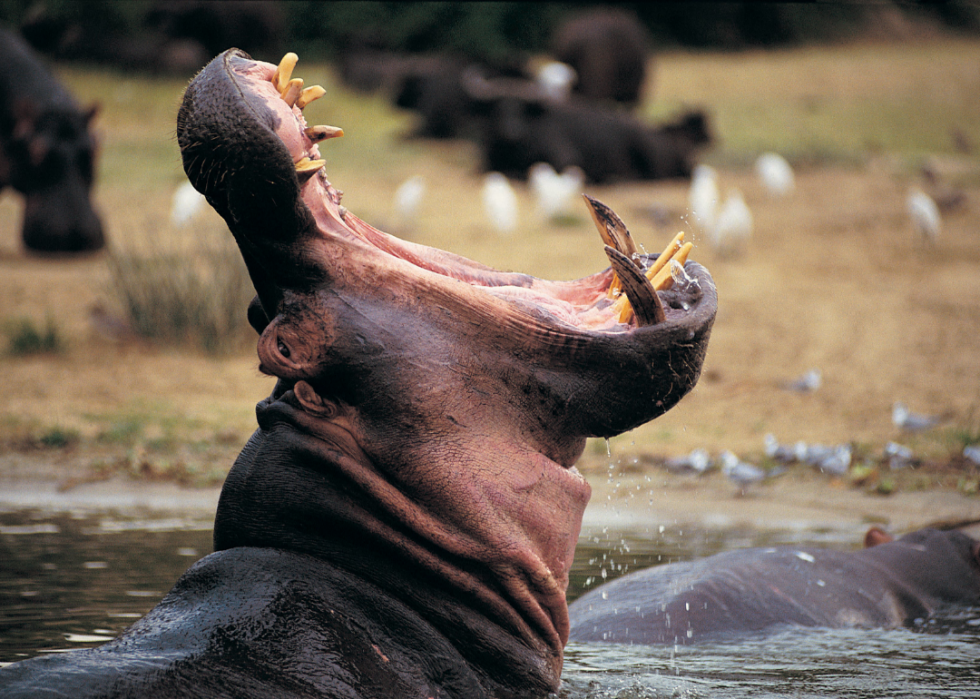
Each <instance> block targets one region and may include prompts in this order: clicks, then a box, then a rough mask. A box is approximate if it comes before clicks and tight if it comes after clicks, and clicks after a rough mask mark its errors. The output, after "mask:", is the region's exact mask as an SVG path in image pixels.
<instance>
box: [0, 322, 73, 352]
mask: <svg viewBox="0 0 980 699" xmlns="http://www.w3.org/2000/svg"><path fill="white" fill-rule="evenodd" d="M4 334H5V335H6V336H7V339H8V341H9V346H8V351H9V352H10V354H12V355H15V356H24V355H31V354H43V353H51V352H61V351H62V350H63V349H64V348H65V341H64V338H63V336H62V333H61V330H60V329H59V328H58V325H57V323H56V322H55V320H54V317H53V316H51V315H50V314H49V315H48V317H47V320H46V321H45V324H44V328H43V329H39V328H38V327H37V325H35V323H34V320H33V319H31V318H28V317H26V316H24V317H21V318H15V319H13V320H9V321H7V323H6V324H5V326H4Z"/></svg>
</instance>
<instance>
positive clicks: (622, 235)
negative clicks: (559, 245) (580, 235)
mask: <svg viewBox="0 0 980 699" xmlns="http://www.w3.org/2000/svg"><path fill="white" fill-rule="evenodd" d="M582 196H583V197H585V202H586V203H587V204H588V205H589V213H590V214H592V221H593V223H595V227H596V230H598V231H599V235H600V236H602V242H604V243H605V244H606V245H609V246H611V247H614V248H616V250H618V251H619V252H621V253H623V254H624V255H626V257H628V258H630V259H633V256H634V255H635V254H636V243H634V242H633V236H631V235H630V232H629V229H627V228H626V224H625V223H623V220H622V219H621V218H619V216H617V215H616V212H615V211H613V210H612V209H610V208H609V207H608V206H606V205H605V204H603V203H602V202H601V201H599V200H598V199H596V198H595V197H590V196H589V195H588V194H583V195H582Z"/></svg>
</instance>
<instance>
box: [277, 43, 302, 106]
mask: <svg viewBox="0 0 980 699" xmlns="http://www.w3.org/2000/svg"><path fill="white" fill-rule="evenodd" d="M298 61H299V56H297V55H296V54H295V53H293V52H292V51H290V52H289V53H287V54H286V55H285V56H283V57H282V60H281V61H279V66H278V67H277V68H276V72H275V73H274V74H273V76H272V84H273V85H274V86H275V88H276V90H278V91H279V94H280V95H281V94H282V93H283V91H284V90H285V89H286V85H287V84H288V83H289V79H290V78H291V77H293V68H295V67H296V63H297V62H298Z"/></svg>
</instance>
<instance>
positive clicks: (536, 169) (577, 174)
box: [528, 163, 585, 221]
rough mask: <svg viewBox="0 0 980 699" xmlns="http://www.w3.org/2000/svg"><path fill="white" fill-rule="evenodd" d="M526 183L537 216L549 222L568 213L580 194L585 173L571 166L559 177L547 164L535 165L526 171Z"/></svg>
mask: <svg viewBox="0 0 980 699" xmlns="http://www.w3.org/2000/svg"><path fill="white" fill-rule="evenodd" d="M528 182H529V183H530V185H531V191H532V192H533V193H534V201H535V205H536V208H537V212H538V215H539V216H540V217H541V218H542V219H544V220H545V221H550V220H552V219H554V218H556V217H558V216H561V215H563V214H567V213H569V211H570V208H571V203H572V201H577V197H578V195H579V194H581V193H582V187H583V186H584V184H585V173H584V172H582V168H579V167H575V166H574V165H573V166H572V167H568V168H565V171H564V172H562V173H561V174H560V175H559V174H558V173H557V172H555V169H554V168H553V167H551V165H549V164H548V163H535V164H534V165H532V166H531V169H530V170H528Z"/></svg>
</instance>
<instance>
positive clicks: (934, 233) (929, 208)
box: [905, 187, 943, 245]
mask: <svg viewBox="0 0 980 699" xmlns="http://www.w3.org/2000/svg"><path fill="white" fill-rule="evenodd" d="M905 206H906V208H907V209H908V212H909V217H910V218H911V219H912V226H913V227H914V228H915V230H916V231H917V232H918V233H919V235H921V236H922V239H923V240H925V241H926V242H927V243H929V244H930V245H935V243H936V241H937V240H939V233H940V231H941V230H942V227H943V220H942V218H941V217H940V216H939V207H938V206H936V202H934V201H933V200H932V197H930V196H929V195H928V194H926V193H925V192H923V191H922V190H921V189H918V188H915V187H913V188H912V189H911V190H909V196H908V198H907V199H906V200H905Z"/></svg>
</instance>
